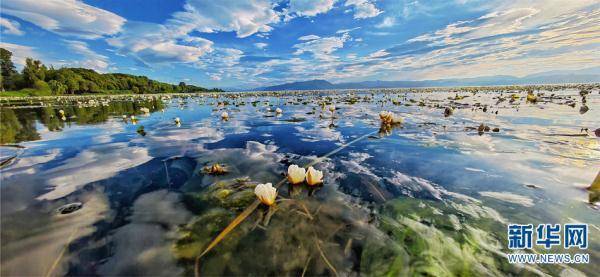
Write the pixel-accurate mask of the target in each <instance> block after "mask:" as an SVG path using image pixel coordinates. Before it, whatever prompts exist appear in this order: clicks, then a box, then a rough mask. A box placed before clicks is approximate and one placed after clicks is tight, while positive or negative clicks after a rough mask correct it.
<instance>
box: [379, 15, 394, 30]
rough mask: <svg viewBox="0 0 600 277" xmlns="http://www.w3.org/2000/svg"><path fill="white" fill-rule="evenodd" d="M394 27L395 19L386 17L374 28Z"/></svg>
mask: <svg viewBox="0 0 600 277" xmlns="http://www.w3.org/2000/svg"><path fill="white" fill-rule="evenodd" d="M394 25H396V18H394V17H391V16H386V17H384V18H383V20H382V21H381V23H379V24H377V25H375V28H389V27H392V26H394Z"/></svg>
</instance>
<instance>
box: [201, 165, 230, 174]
mask: <svg viewBox="0 0 600 277" xmlns="http://www.w3.org/2000/svg"><path fill="white" fill-rule="evenodd" d="M203 171H204V172H205V173H207V174H210V175H225V174H227V173H228V172H229V171H228V170H227V167H226V166H224V165H221V164H219V163H215V164H213V165H212V166H206V167H204V168H203Z"/></svg>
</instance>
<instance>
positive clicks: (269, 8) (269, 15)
mask: <svg viewBox="0 0 600 277" xmlns="http://www.w3.org/2000/svg"><path fill="white" fill-rule="evenodd" d="M184 8H185V11H182V12H176V13H175V14H173V19H171V20H169V22H168V24H169V25H171V26H172V27H175V28H176V29H171V30H172V31H175V32H179V33H184V34H187V33H189V32H191V31H194V30H195V31H198V32H204V33H212V32H236V34H237V36H238V37H240V38H244V37H248V36H251V35H253V34H255V33H258V32H269V31H271V30H272V27H271V26H270V24H274V23H277V22H279V21H280V18H279V14H278V13H277V12H275V10H273V4H272V3H270V2H269V1H267V0H250V1H213V0H188V1H187V3H186V4H185V6H184Z"/></svg>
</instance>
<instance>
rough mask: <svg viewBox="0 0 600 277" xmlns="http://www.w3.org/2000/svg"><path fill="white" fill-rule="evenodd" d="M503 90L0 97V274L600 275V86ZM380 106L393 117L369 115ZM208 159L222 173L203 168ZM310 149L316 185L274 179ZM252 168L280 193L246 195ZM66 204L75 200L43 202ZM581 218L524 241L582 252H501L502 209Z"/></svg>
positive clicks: (514, 218)
mask: <svg viewBox="0 0 600 277" xmlns="http://www.w3.org/2000/svg"><path fill="white" fill-rule="evenodd" d="M515 93H516V94H517V95H519V96H520V97H519V98H516V97H515V99H514V100H511V99H512V97H511V94H512V92H508V91H504V92H497V91H479V92H477V93H474V92H473V91H472V90H471V91H448V90H446V91H443V90H441V91H435V92H431V91H427V90H418V91H417V90H415V91H411V92H407V91H404V90H386V91H377V92H371V91H343V92H296V93H280V94H274V93H256V94H255V93H246V94H244V93H241V94H237V93H232V94H225V95H221V96H216V95H179V96H173V97H165V96H140V97H133V96H121V97H112V98H109V97H104V98H100V97H73V98H68V97H66V98H61V99H58V100H57V99H55V100H48V99H32V100H19V101H11V102H7V101H2V103H1V104H2V110H1V117H2V118H1V120H2V129H1V132H2V133H1V138H2V143H5V144H8V145H7V146H4V147H2V149H1V151H2V153H1V155H0V156H2V159H3V160H5V161H6V164H5V165H4V167H3V168H2V171H1V177H0V178H1V179H0V180H1V185H0V190H1V191H0V192H1V223H2V230H1V236H2V237H1V238H2V242H1V268H2V269H1V273H2V275H4V276H8V275H65V274H68V275H169V276H173V275H194V274H195V272H196V273H199V274H200V275H205V276H212V275H294V276H300V275H306V276H314V275H341V276H355V275H359V274H362V275H368V276H380V275H386V274H389V276H398V275H420V274H429V275H433V276H448V275H476V276H481V275H507V274H515V275H516V274H523V275H527V274H529V275H543V274H551V275H560V274H564V275H566V276H578V274H584V275H588V276H594V275H596V276H597V273H598V272H600V264H599V263H598V261H599V260H600V229H599V228H600V216H599V215H600V214H599V209H600V204H599V203H598V198H600V196H599V195H598V192H593V191H590V190H587V189H586V188H587V187H589V186H590V185H591V184H592V182H593V180H594V178H596V176H597V174H598V171H599V167H598V165H600V145H599V138H597V137H596V136H595V134H594V130H595V129H596V128H599V127H600V116H598V115H599V113H598V110H600V95H599V94H598V91H597V90H594V91H592V93H590V94H588V95H587V96H586V99H585V103H583V100H582V97H581V96H580V93H579V89H575V88H570V89H563V90H558V91H542V93H543V96H542V95H540V96H538V101H537V103H528V102H527V101H526V99H525V97H526V93H525V92H523V91H516V92H515ZM463 96H464V98H463ZM569 104H571V105H569ZM331 105H335V109H334V110H333V112H332V111H330V109H329V107H330V106H331ZM584 105H585V106H586V107H587V109H588V110H585V108H584V109H582V107H583V106H584ZM448 106H453V107H454V110H453V113H452V114H451V115H450V116H448V117H445V116H444V108H445V107H448ZM572 106H574V107H572ZM140 108H148V109H149V112H148V113H145V112H143V111H142V110H140ZM276 108H280V109H281V110H282V111H283V112H282V114H277V113H275V112H274V111H275V109H276ZM60 110H62V111H63V113H61V112H60ZM382 110H390V111H393V112H395V113H396V115H399V116H401V117H402V118H403V119H404V123H403V124H397V125H394V126H382V125H381V124H380V119H379V112H380V111H382ZM224 111H226V112H227V113H228V114H229V120H227V121H225V120H222V118H221V113H222V112H224ZM63 115H64V119H63V118H62V116H63ZM131 115H135V118H136V120H132V119H131ZM124 116H125V118H124ZM175 118H179V119H180V124H175ZM134 123H135V124H134ZM482 123H483V124H485V125H487V126H489V127H490V129H489V131H485V130H483V132H479V130H478V127H479V126H480V124H482ZM141 126H143V128H142V127H141ZM494 128H499V130H498V131H497V132H494V131H493V129H494ZM585 128H587V132H586V130H584V129H585ZM482 129H485V128H482ZM585 134H587V135H585ZM16 145H18V146H19V147H15V146H16ZM215 163H219V164H221V165H223V166H224V167H225V168H226V170H227V172H226V173H225V174H222V175H212V174H209V173H210V172H209V171H208V170H207V169H208V168H209V167H210V166H212V165H213V164H215ZM309 163H314V167H315V168H317V169H319V170H322V171H323V173H324V183H323V185H321V186H314V187H313V186H308V185H306V184H303V185H290V184H288V183H287V182H286V181H285V173H286V172H287V167H288V165H290V164H298V165H300V166H305V165H307V164H309ZM267 182H270V183H272V184H274V185H275V186H278V187H279V189H278V195H279V196H278V200H277V204H276V206H274V207H271V208H268V207H267V206H264V205H258V206H256V203H255V202H254V201H255V200H256V197H255V196H254V189H253V188H254V186H256V184H257V183H267ZM69 203H81V206H80V207H79V206H76V207H75V209H74V210H75V211H73V212H70V213H64V214H63V213H61V212H58V211H57V209H59V207H61V206H63V205H65V204H69ZM248 207H250V208H248ZM78 208H79V209H78ZM253 208H255V209H253ZM244 211H245V212H247V217H244V218H243V219H244V220H243V221H241V222H240V224H239V225H237V226H236V228H234V229H232V231H231V232H228V233H227V234H226V235H225V236H224V237H223V239H222V240H220V241H219V243H218V244H216V245H215V246H214V247H212V248H211V249H210V251H208V252H207V253H205V254H204V255H201V253H202V252H203V251H204V250H205V249H207V247H208V246H209V244H210V242H211V241H213V239H214V238H215V237H217V235H218V234H219V232H221V231H222V230H223V229H224V228H225V227H226V226H227V225H228V224H229V223H230V222H232V220H234V218H235V217H236V216H237V215H239V214H241V213H243V212H244ZM577 222H582V223H587V224H589V246H588V249H586V250H579V249H569V250H565V249H563V247H562V246H555V247H554V248H552V249H551V250H545V249H543V248H542V247H535V248H534V251H535V252H536V253H588V254H589V256H590V260H591V262H590V264H587V265H578V264H571V265H527V266H522V265H512V264H509V263H508V261H507V259H506V256H505V253H509V252H512V251H509V250H508V248H507V246H508V245H507V224H509V223H519V224H534V225H536V224H539V223H560V224H565V223H577ZM530 252H531V251H530Z"/></svg>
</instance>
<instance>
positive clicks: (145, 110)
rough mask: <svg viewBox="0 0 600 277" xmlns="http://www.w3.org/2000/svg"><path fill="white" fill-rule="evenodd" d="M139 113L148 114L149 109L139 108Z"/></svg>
mask: <svg viewBox="0 0 600 277" xmlns="http://www.w3.org/2000/svg"><path fill="white" fill-rule="evenodd" d="M140 111H142V112H143V113H150V109H148V108H145V107H141V108H140Z"/></svg>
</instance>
